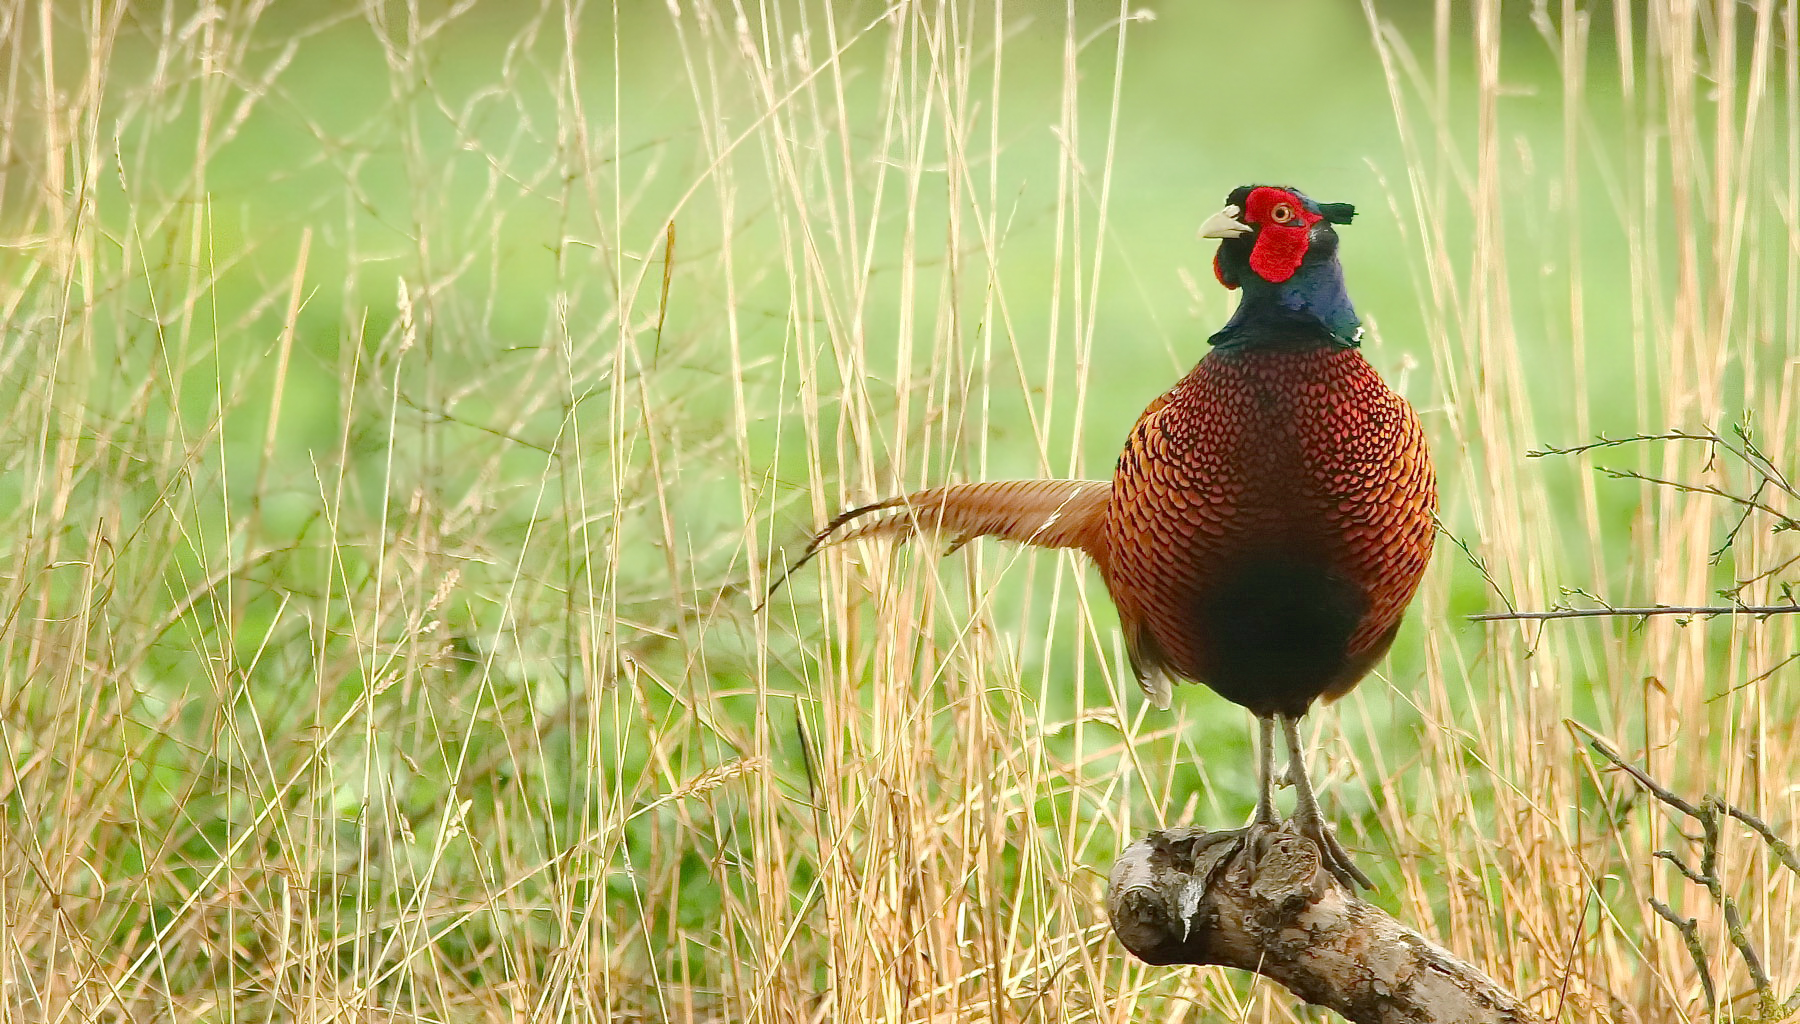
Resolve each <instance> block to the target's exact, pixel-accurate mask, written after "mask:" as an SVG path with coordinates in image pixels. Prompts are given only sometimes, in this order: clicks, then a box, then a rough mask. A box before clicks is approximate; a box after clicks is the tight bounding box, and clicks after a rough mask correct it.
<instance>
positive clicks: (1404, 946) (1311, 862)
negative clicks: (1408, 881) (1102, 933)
mask: <svg viewBox="0 0 1800 1024" xmlns="http://www.w3.org/2000/svg"><path fill="white" fill-rule="evenodd" d="M1206 834H1207V833H1205V832H1204V831H1202V830H1199V829H1190V828H1176V829H1168V830H1166V831H1162V832H1155V833H1152V834H1151V835H1150V836H1149V837H1148V838H1145V839H1140V840H1138V841H1137V842H1135V843H1133V844H1131V846H1130V847H1128V848H1127V849H1126V850H1125V852H1124V853H1123V854H1120V856H1119V860H1118V862H1117V863H1116V864H1114V865H1113V870H1112V880H1111V884H1110V885H1109V886H1108V890H1107V898H1106V904H1107V912H1108V913H1109V914H1110V915H1111V917H1112V925H1113V931H1115V932H1116V933H1118V936H1119V939H1120V940H1121V941H1122V942H1124V943H1125V948H1127V949H1129V950H1130V951H1131V952H1133V953H1135V954H1136V955H1137V956H1139V957H1140V958H1142V959H1144V960H1147V961H1149V962H1150V963H1153V964H1202V965H1205V964H1221V965H1223V966H1226V967H1236V968H1238V969H1240V970H1245V971H1254V972H1255V973H1257V974H1260V975H1262V976H1264V977H1266V978H1269V979H1270V980H1272V981H1274V982H1276V983H1277V984H1279V985H1281V986H1283V987H1284V988H1286V989H1288V990H1289V991H1291V992H1293V993H1294V994H1295V995H1297V996H1299V997H1300V998H1302V999H1304V1000H1306V1001H1307V1002H1309V1003H1315V1004H1317V1005H1320V1006H1324V1007H1328V1008H1330V1009H1332V1010H1336V1011H1337V1012H1338V1013H1341V1014H1343V1015H1344V1016H1345V1017H1347V1018H1349V1019H1350V1020H1352V1021H1355V1022H1357V1024H1363V1022H1381V1024H1402V1022H1408V1024H1411V1022H1417V1024H1427V1022H1429V1024H1450V1022H1453V1021H1454V1022H1459V1024H1460V1022H1509V1024H1538V1022H1539V1021H1540V1018H1539V1017H1538V1016H1537V1015H1536V1014H1535V1013H1533V1012H1532V1011H1531V1010H1530V1009H1529V1008H1528V1007H1526V1005H1525V1004H1524V1003H1523V1002H1521V1001H1520V1000H1519V999H1518V998H1517V997H1515V996H1513V995H1512V994H1511V993H1509V992H1507V991H1506V990H1504V989H1502V988H1501V987H1500V986H1498V985H1496V984H1495V983H1494V982H1493V981H1492V980H1491V979H1489V978H1488V977H1487V976H1486V975H1484V974H1482V973H1481V972H1480V971H1478V970H1476V969H1475V968H1474V967H1472V966H1470V965H1469V964H1466V963H1464V962H1463V961H1461V960H1459V959H1457V958H1456V957H1454V956H1452V955H1450V953H1448V952H1446V951H1445V950H1443V949H1442V948H1440V947H1438V946H1436V945H1434V944H1433V943H1431V942H1430V941H1428V940H1427V939H1426V938H1425V937H1424V936H1422V935H1420V934H1419V933H1418V932H1415V931H1413V930H1412V929H1411V928H1408V927H1406V926H1405V925H1403V924H1401V923H1400V922H1398V921H1396V920H1394V919H1393V918H1391V917H1389V916H1388V915H1387V914H1385V913H1383V912H1382V911H1381V910H1379V909H1378V908H1376V907H1374V906H1371V905H1370V904H1368V903H1365V902H1363V901H1362V900H1360V899H1357V898H1356V897H1355V896H1353V895H1351V894H1350V893H1348V892H1346V891H1345V890H1344V889H1343V888H1342V887H1341V886H1339V885H1338V884H1337V882H1336V881H1334V880H1333V879H1332V878H1331V876H1330V875H1328V874H1327V873H1326V872H1325V871H1323V870H1322V869H1321V868H1320V866H1319V851H1318V848H1317V847H1316V846H1314V845H1313V843H1312V841H1311V840H1309V839H1306V838H1303V837H1301V836H1297V835H1291V834H1289V833H1286V832H1269V833H1265V834H1264V836H1263V837H1262V841H1261V842H1260V843H1258V844H1257V846H1258V847H1259V852H1257V853H1252V852H1250V851H1249V850H1245V851H1243V852H1240V853H1236V854H1235V855H1233V846H1232V844H1230V843H1220V844H1216V845H1213V846H1211V847H1210V848H1203V849H1202V850H1201V851H1200V852H1199V853H1198V854H1197V855H1196V852H1195V850H1196V841H1197V840H1201V839H1202V838H1203V837H1204V836H1205V835H1206ZM1199 845H1200V846H1202V847H1205V844H1204V843H1201V844H1199ZM1227 857H1230V859H1229V860H1226V859H1225V858H1227Z"/></svg>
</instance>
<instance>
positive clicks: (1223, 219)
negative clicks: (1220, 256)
mask: <svg viewBox="0 0 1800 1024" xmlns="http://www.w3.org/2000/svg"><path fill="white" fill-rule="evenodd" d="M1240 212H1241V211H1240V210H1238V208H1237V207H1235V206H1227V207H1226V208H1224V209H1223V210H1220V211H1219V212H1218V213H1215V214H1213V215H1212V216H1210V217H1208V218H1206V223H1204V224H1202V225H1200V237H1201V238H1237V237H1239V236H1241V235H1247V234H1249V233H1250V225H1248V224H1245V223H1244V222H1243V221H1240V220H1238V219H1237V218H1238V214H1239V213H1240Z"/></svg>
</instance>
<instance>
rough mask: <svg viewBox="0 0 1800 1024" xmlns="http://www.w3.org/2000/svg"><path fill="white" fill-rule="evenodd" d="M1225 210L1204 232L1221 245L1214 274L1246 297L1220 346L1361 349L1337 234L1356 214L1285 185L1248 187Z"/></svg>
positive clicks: (1229, 198) (1232, 197) (1350, 208)
mask: <svg viewBox="0 0 1800 1024" xmlns="http://www.w3.org/2000/svg"><path fill="white" fill-rule="evenodd" d="M1225 203H1226V205H1225V208H1224V209H1223V210H1220V211H1219V212H1218V213H1215V214H1213V215H1212V216H1211V217H1209V218H1207V221H1206V223H1204V224H1202V225H1201V226H1200V237H1202V238H1217V239H1219V251H1218V252H1217V253H1216V254H1214V256H1213V273H1214V274H1215V275H1217V276H1218V278H1219V283H1220V284H1222V285H1224V286H1225V287H1227V288H1232V289H1238V288H1241V289H1243V292H1244V297H1243V300H1242V301H1241V302H1240V303H1239V304H1238V309H1237V312H1236V313H1235V314H1233V315H1232V318H1231V321H1230V322H1229V323H1227V324H1226V325H1225V327H1224V329H1223V330H1221V331H1219V332H1218V333H1217V334H1215V335H1213V337H1212V343H1213V344H1214V345H1220V346H1248V345H1265V344H1282V345H1294V344H1307V343H1309V342H1321V343H1326V344H1334V345H1337V346H1341V347H1347V348H1353V347H1355V346H1357V345H1359V344H1361V342H1362V321H1361V320H1360V319H1358V318H1357V315H1356V309H1355V307H1354V306H1352V305H1351V303H1350V295H1349V293H1348V292H1346V291H1345V289H1344V271H1343V267H1342V266H1341V265H1340V264H1339V263H1338V257H1337V250H1338V237H1337V231H1335V230H1334V229H1333V228H1332V225H1334V224H1348V223H1350V219H1351V218H1352V217H1354V216H1356V207H1354V206H1351V205H1350V204H1348V203H1315V202H1313V201H1312V200H1311V199H1310V198H1308V197H1307V196H1306V194H1305V193H1303V192H1301V191H1300V190H1299V189H1295V188H1289V187H1286V186H1281V185H1245V186H1243V187H1242V188H1238V189H1235V190H1233V191H1232V193H1231V195H1229V196H1227V197H1226V200H1225Z"/></svg>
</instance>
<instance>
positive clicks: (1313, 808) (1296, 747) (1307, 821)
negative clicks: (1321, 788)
mask: <svg viewBox="0 0 1800 1024" xmlns="http://www.w3.org/2000/svg"><path fill="white" fill-rule="evenodd" d="M1281 731H1282V734H1283V735H1284V736H1285V737H1286V738H1287V748H1288V758H1289V760H1288V770H1287V774H1288V777H1289V778H1290V779H1292V780H1293V782H1294V790H1295V795H1294V817H1293V819H1292V820H1291V822H1290V823H1291V824H1292V825H1293V826H1294V830H1295V831H1296V832H1298V833H1299V834H1300V835H1303V836H1305V837H1306V838H1308V839H1310V840H1312V841H1313V843H1314V844H1316V845H1317V846H1318V847H1319V859H1320V860H1321V861H1323V862H1324V866H1325V870H1327V871H1329V872H1331V874H1332V877H1334V878H1336V879H1337V880H1338V881H1339V882H1342V883H1343V885H1344V888H1346V889H1349V890H1350V891H1351V892H1355V891H1356V887H1357V886H1359V885H1360V886H1362V887H1363V888H1364V889H1374V888H1375V883H1374V882H1371V881H1369V876H1368V875H1365V874H1363V872H1362V869H1361V868H1358V867H1357V866H1356V862H1355V861H1353V860H1351V859H1350V853H1349V851H1347V850H1345V849H1344V847H1343V846H1342V845H1341V844H1340V843H1339V842H1338V841H1337V837H1336V836H1335V835H1332V833H1331V828H1330V826H1328V825H1326V824H1325V816H1324V815H1323V814H1321V813H1319V801H1318V798H1317V797H1315V796H1314V795H1313V787H1312V779H1310V778H1309V777H1308V776H1307V774H1306V749H1305V747H1304V746H1303V745H1302V744H1301V742H1300V719H1299V718H1297V717H1295V716H1292V715H1282V716H1281Z"/></svg>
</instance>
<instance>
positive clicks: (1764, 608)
mask: <svg viewBox="0 0 1800 1024" xmlns="http://www.w3.org/2000/svg"><path fill="white" fill-rule="evenodd" d="M1796 612H1800V604H1707V605H1668V604H1657V605H1650V606H1648V607H1643V608H1552V609H1550V610H1549V611H1541V612H1483V613H1482V614H1480V615H1471V616H1469V621H1471V622H1506V621H1512V620H1526V621H1535V622H1541V621H1545V620H1548V619H1599V618H1607V617H1612V616H1624V617H1629V616H1638V615H1691V616H1703V615H1704V616H1713V615H1755V616H1763V615H1793V614H1795V613H1796Z"/></svg>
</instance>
